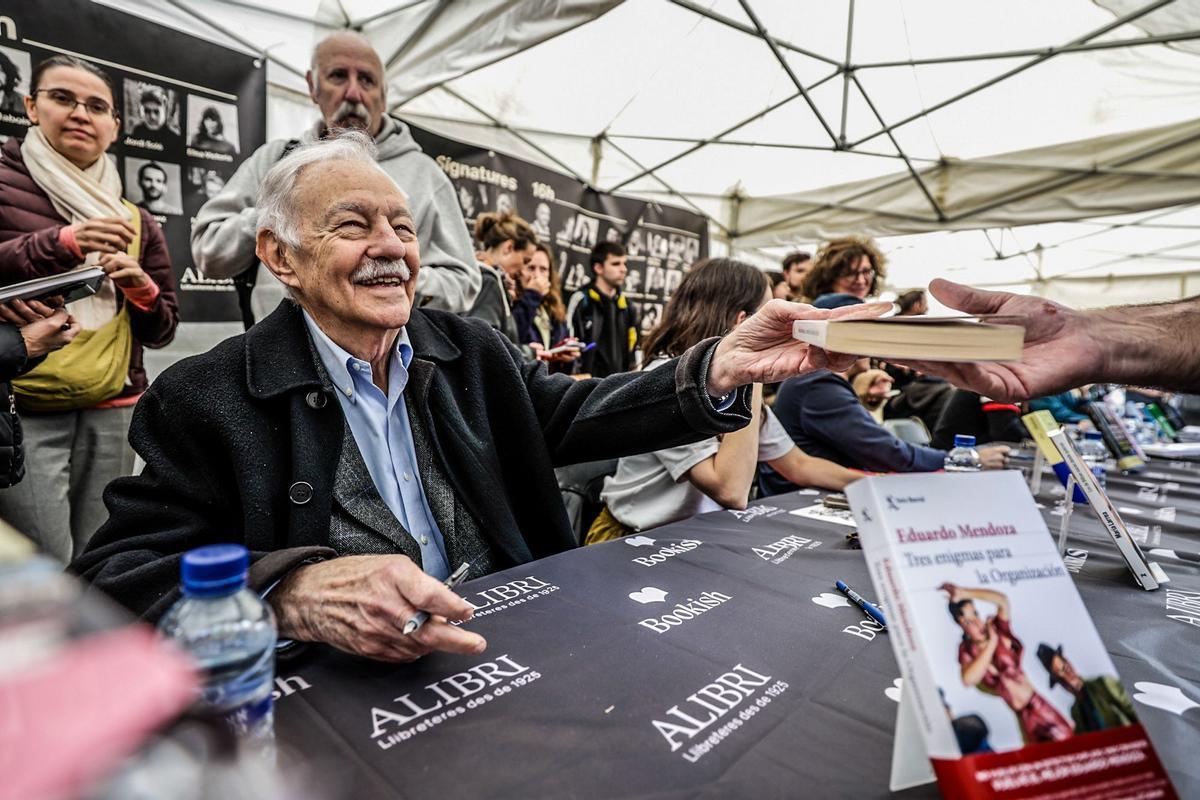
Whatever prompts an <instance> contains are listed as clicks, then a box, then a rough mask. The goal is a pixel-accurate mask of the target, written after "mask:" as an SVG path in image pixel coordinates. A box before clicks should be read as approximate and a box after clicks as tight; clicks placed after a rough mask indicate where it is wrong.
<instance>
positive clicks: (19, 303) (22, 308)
mask: <svg viewBox="0 0 1200 800" xmlns="http://www.w3.org/2000/svg"><path fill="white" fill-rule="evenodd" d="M9 307H10V308H12V310H13V311H15V312H17V314H19V315H20V316H21V318H22V319H23V320H25V322H26V323H27V324H28V323H30V322H37V321H38V320H40V319H43V317H42V315H41V314H39V313H37V312H36V311H34V310H33V309H32V308H30V307H29V305H28V304H27V303H26V302H25V301H24V300H13V301H12V302H11V303H10V304H9Z"/></svg>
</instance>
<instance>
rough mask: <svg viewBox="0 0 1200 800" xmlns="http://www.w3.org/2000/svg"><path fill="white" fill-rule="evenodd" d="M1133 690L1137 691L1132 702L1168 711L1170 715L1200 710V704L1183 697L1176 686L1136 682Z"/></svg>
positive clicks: (1181, 714)
mask: <svg viewBox="0 0 1200 800" xmlns="http://www.w3.org/2000/svg"><path fill="white" fill-rule="evenodd" d="M1133 688H1135V689H1137V694H1135V695H1134V696H1133V699H1134V700H1137V701H1138V702H1139V703H1145V704H1146V705H1148V706H1154V707H1155V708H1161V709H1162V710H1164V711H1170V712H1171V713H1172V714H1179V715H1180V716H1183V714H1184V712H1185V711H1187V710H1188V709H1192V708H1200V703H1197V702H1195V701H1194V700H1192V698H1190V697H1188V696H1187V695H1185V694H1184V693H1183V691H1182V690H1180V689H1179V687H1177V686H1167V685H1165V684H1161V683H1150V682H1148V681H1138V682H1137V683H1135V684H1134V685H1133Z"/></svg>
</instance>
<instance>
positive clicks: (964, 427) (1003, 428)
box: [930, 389, 1029, 450]
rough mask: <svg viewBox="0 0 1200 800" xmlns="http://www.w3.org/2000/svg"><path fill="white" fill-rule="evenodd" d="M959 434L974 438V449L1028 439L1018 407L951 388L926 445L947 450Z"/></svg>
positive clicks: (965, 390)
mask: <svg viewBox="0 0 1200 800" xmlns="http://www.w3.org/2000/svg"><path fill="white" fill-rule="evenodd" d="M959 434H963V435H966V436H974V437H975V444H976V446H978V445H981V444H987V443H988V442H1021V441H1023V440H1025V439H1028V438H1029V432H1028V431H1026V430H1025V423H1023V422H1021V407H1020V406H1019V405H1017V404H1016V403H999V402H996V401H995V400H992V399H990V398H987V397H982V396H980V395H978V394H976V393H975V392H972V391H969V390H967V389H955V390H954V392H953V393H952V394H951V395H950V400H949V402H947V403H946V407H945V408H943V409H942V415H941V417H939V418H938V423H937V426H936V427H935V428H934V429H933V437H932V441H930V444H931V445H933V446H934V447H940V448H943V449H946V450H948V449H950V448H951V447H953V446H954V437H955V436H958V435H959Z"/></svg>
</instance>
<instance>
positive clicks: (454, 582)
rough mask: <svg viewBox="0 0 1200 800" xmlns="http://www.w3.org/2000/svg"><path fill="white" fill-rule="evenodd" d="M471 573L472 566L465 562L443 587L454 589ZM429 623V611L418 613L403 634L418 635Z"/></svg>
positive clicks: (445, 581)
mask: <svg viewBox="0 0 1200 800" xmlns="http://www.w3.org/2000/svg"><path fill="white" fill-rule="evenodd" d="M470 571H471V565H470V564H468V563H467V562H465V561H464V562H463V563H462V564H460V565H459V566H458V569H456V570H454V572H451V573H450V577H449V578H446V580H444V581H442V585H443V586H445V587H446V588H447V589H453V588H454V587H455V586H458V585H459V584H460V583H462V582H463V580H464V579H465V578H466V577H467V573H468V572H470ZM428 621H429V612H428V611H418V612H417V613H416V614H415V615H414V616H413V617H412V618H411V619H410V620H409V621H408V622H406V623H404V630H403V631H402V633H403V634H404V635H405V636H408V635H409V634H410V633H416V632H417V631H419V630H420V629H421V626H422V625H424V624H425V623H426V622H428Z"/></svg>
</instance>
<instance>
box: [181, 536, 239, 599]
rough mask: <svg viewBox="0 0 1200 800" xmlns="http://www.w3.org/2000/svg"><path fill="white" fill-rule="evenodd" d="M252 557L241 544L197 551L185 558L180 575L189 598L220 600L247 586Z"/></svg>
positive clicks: (218, 545)
mask: <svg viewBox="0 0 1200 800" xmlns="http://www.w3.org/2000/svg"><path fill="white" fill-rule="evenodd" d="M249 569H250V553H249V551H248V550H246V548H245V547H243V546H242V545H240V544H214V545H209V546H207V547H197V548H196V549H195V550H189V551H188V552H186V553H184V555H183V565H182V567H181V568H180V573H181V576H182V578H183V593H184V594H185V595H188V596H189V597H220V596H222V595H227V594H233V593H234V592H236V591H238V590H239V589H241V588H242V587H243V586H245V585H246V573H247V571H248V570H249Z"/></svg>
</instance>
